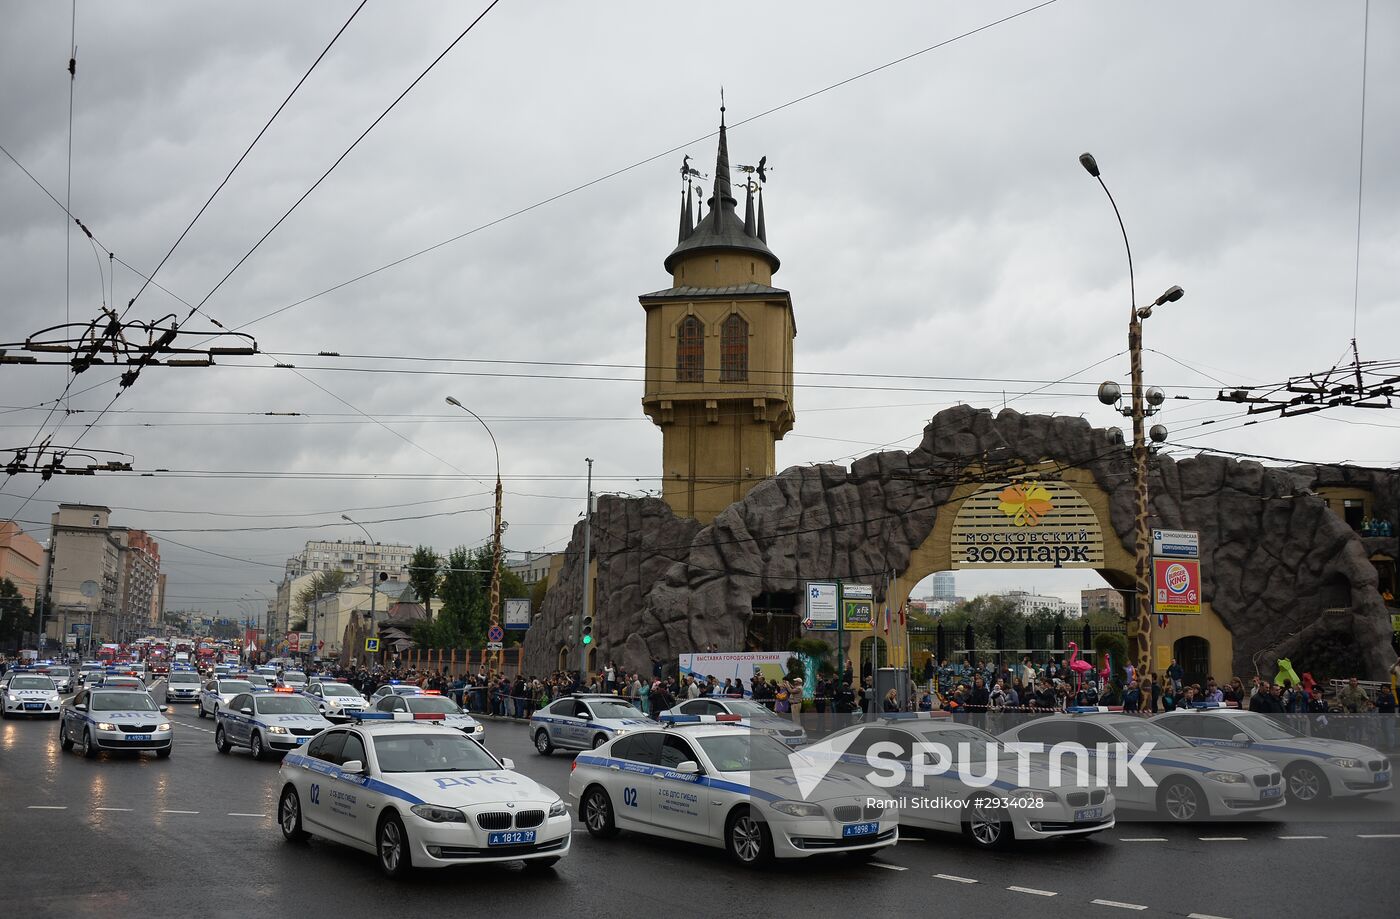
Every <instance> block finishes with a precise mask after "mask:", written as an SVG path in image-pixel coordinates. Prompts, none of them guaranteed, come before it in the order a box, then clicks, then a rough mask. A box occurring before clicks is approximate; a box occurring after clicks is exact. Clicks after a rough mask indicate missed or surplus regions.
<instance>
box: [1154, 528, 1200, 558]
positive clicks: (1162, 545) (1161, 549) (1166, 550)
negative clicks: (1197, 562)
mask: <svg viewBox="0 0 1400 919" xmlns="http://www.w3.org/2000/svg"><path fill="white" fill-rule="evenodd" d="M1152 555H1153V557H1155V558H1200V557H1201V535H1200V534H1199V533H1197V532H1196V531H1195V530H1153V531H1152Z"/></svg>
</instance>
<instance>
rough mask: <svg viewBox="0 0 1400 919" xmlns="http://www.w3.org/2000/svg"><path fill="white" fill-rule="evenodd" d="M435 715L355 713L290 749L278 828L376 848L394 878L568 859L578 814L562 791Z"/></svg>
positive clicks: (293, 837) (290, 834)
mask: <svg viewBox="0 0 1400 919" xmlns="http://www.w3.org/2000/svg"><path fill="white" fill-rule="evenodd" d="M434 717H435V716H433V715H427V716H425V715H414V716H411V717H410V716H408V715H391V714H388V713H378V712H370V713H364V714H359V715H356V716H355V720H354V721H353V722H352V723H351V724H348V725H339V726H336V727H334V728H331V729H330V730H328V731H324V732H323V733H321V734H320V735H318V736H317V737H315V738H314V739H313V740H312V741H311V742H310V743H309V744H307V746H306V747H305V748H304V749H302V750H297V751H296V752H293V753H289V754H287V756H286V757H285V758H283V760H282V768H281V773H280V776H281V782H282V790H281V792H280V795H279V797H278V803H277V823H278V826H279V827H281V830H282V835H283V836H284V837H285V838H286V839H287V840H288V841H293V842H295V841H300V840H303V839H305V838H306V837H307V836H308V835H315V836H320V837H322V838H325V839H329V840H331V841H333V842H339V843H343V844H345V845H348V846H353V847H354V848H357V849H360V850H363V851H365V852H370V853H372V854H374V855H376V856H377V857H378V860H379V866H380V868H381V869H382V870H383V871H384V873H385V874H387V875H389V876H390V877H401V876H403V875H405V874H407V873H408V872H409V871H410V870H411V869H413V868H446V867H449V866H453V865H468V864H480V863H487V862H504V861H517V860H523V861H524V862H525V864H526V866H527V867H532V868H548V867H549V866H551V865H553V864H555V863H556V862H558V861H559V859H560V858H562V857H563V856H565V855H567V854H568V852H569V843H570V840H571V838H572V825H573V820H572V818H571V817H570V816H569V812H568V809H567V808H566V807H565V806H564V802H563V800H562V799H561V798H560V797H559V795H557V794H555V793H554V792H553V791H551V790H550V789H548V788H546V787H544V786H542V785H539V784H538V783H536V782H535V781H534V780H533V779H530V778H528V777H527V776H524V775H521V774H520V773H518V772H514V771H512V769H513V764H512V763H511V761H510V760H508V759H497V758H496V757H494V756H492V755H491V753H489V752H488V751H487V750H486V748H485V747H483V746H482V745H481V744H479V743H477V742H476V741H475V740H473V739H472V738H470V737H468V736H467V735H465V734H463V733H462V732H461V731H459V730H456V729H454V728H449V727H447V726H446V725H443V724H440V723H434V722H433V720H432V719H433V718H434Z"/></svg>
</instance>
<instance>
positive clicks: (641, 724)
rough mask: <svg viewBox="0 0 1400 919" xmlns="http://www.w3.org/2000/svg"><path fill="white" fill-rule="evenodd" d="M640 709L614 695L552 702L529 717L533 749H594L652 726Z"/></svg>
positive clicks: (545, 753)
mask: <svg viewBox="0 0 1400 919" xmlns="http://www.w3.org/2000/svg"><path fill="white" fill-rule="evenodd" d="M655 726H656V722H655V721H652V720H651V719H650V718H648V717H647V716H646V714H645V713H643V712H642V711H641V710H640V709H637V708H635V707H633V706H632V705H631V704H629V703H627V702H624V701H623V700H622V699H619V698H618V697H617V696H609V695H586V694H575V695H570V696H564V697H562V698H559V699H556V700H554V701H553V702H551V703H550V704H549V705H547V706H545V707H544V708H542V709H540V710H539V711H537V712H535V714H534V715H533V716H532V717H531V718H530V737H531V738H532V739H533V740H534V742H535V750H537V751H538V752H539V753H540V755H542V756H548V755H549V754H551V753H553V752H554V751H555V750H556V749H559V750H596V749H597V748H598V747H601V746H602V745H603V744H605V743H607V742H608V741H609V740H612V739H613V738H614V737H619V736H621V735H623V734H626V733H627V732H629V731H635V730H637V729H638V728H645V727H655Z"/></svg>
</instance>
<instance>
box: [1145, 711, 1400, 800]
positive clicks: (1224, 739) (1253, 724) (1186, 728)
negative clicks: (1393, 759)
mask: <svg viewBox="0 0 1400 919" xmlns="http://www.w3.org/2000/svg"><path fill="white" fill-rule="evenodd" d="M1378 717H1379V716H1378ZM1152 720H1153V721H1154V722H1156V723H1157V724H1160V725H1163V726H1165V727H1166V728H1167V729H1168V730H1171V731H1174V732H1175V733H1177V734H1180V735H1181V736H1182V737H1185V738H1186V739H1187V740H1189V741H1191V743H1193V744H1195V745H1196V746H1199V747H1216V748H1222V749H1231V750H1236V751H1238V752H1242V753H1248V754H1249V755H1250V756H1257V757H1259V758H1260V759H1262V760H1266V761H1268V762H1270V763H1272V764H1273V765H1274V766H1275V767H1276V768H1278V769H1279V770H1281V771H1282V772H1283V778H1284V787H1285V788H1286V789H1287V795H1288V800H1289V801H1290V802H1300V803H1307V802H1311V801H1322V800H1326V799H1327V798H1329V797H1337V798H1341V797H1351V796H1357V795H1369V794H1375V793H1376V792H1378V791H1385V790H1387V789H1389V788H1390V786H1391V775H1390V771H1391V765H1390V760H1389V759H1388V758H1386V757H1385V756H1384V755H1383V754H1382V753H1381V752H1380V751H1378V750H1375V749H1373V748H1371V747H1366V746H1362V745H1361V744H1356V743H1347V742H1345V741H1341V740H1329V739H1327V738H1325V737H1305V736H1303V735H1302V734H1299V733H1298V732H1297V731H1295V730H1293V728H1291V727H1289V726H1288V724H1287V723H1286V722H1285V720H1284V719H1283V718H1282V717H1276V718H1270V717H1268V716H1267V715H1262V714H1260V713H1258V712H1248V711H1240V710H1239V709H1227V708H1214V707H1212V708H1197V709H1190V710H1177V711H1174V712H1167V713H1166V714H1163V715H1158V716H1157V717H1155V718H1153V719H1152Z"/></svg>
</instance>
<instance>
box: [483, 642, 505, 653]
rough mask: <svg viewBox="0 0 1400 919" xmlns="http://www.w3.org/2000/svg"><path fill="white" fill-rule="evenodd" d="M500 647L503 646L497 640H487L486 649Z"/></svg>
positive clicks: (490, 649) (492, 649)
mask: <svg viewBox="0 0 1400 919" xmlns="http://www.w3.org/2000/svg"><path fill="white" fill-rule="evenodd" d="M502 647H504V646H503V645H502V644H501V643H500V642H499V641H488V642H487V643H486V650H487V651H500V650H501V649H502Z"/></svg>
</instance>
